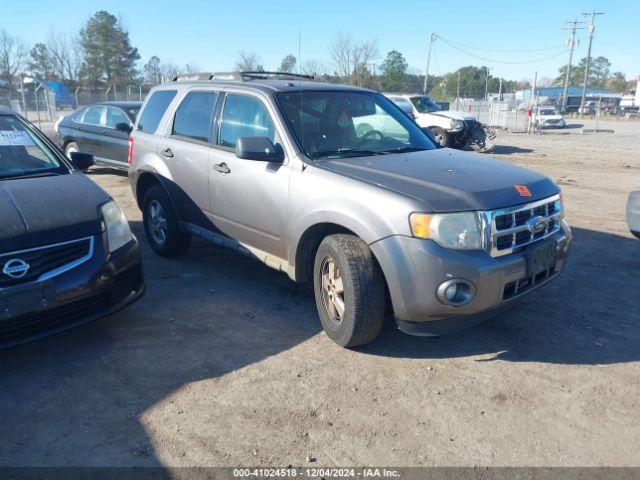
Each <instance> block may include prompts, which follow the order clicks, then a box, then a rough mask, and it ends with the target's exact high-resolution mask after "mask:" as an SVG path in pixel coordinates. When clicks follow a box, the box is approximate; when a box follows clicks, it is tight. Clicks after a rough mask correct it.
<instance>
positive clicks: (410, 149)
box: [384, 147, 429, 153]
mask: <svg viewBox="0 0 640 480" xmlns="http://www.w3.org/2000/svg"><path fill="white" fill-rule="evenodd" d="M424 150H429V149H428V148H424V147H398V148H394V149H392V150H385V151H384V153H409V152H422V151H424Z"/></svg>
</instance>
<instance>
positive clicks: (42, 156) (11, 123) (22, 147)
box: [0, 115, 68, 180]
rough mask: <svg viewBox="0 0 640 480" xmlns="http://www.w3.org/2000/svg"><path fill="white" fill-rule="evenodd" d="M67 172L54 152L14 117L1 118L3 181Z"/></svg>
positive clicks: (0, 172)
mask: <svg viewBox="0 0 640 480" xmlns="http://www.w3.org/2000/svg"><path fill="white" fill-rule="evenodd" d="M59 173H68V170H67V168H66V167H65V166H64V165H63V164H62V163H61V162H60V160H58V158H57V156H56V155H55V153H54V152H53V151H52V150H51V149H50V148H49V147H48V146H47V145H46V144H45V143H44V142H43V141H42V140H41V139H40V138H39V137H38V136H37V135H36V134H35V132H33V131H32V130H31V129H30V128H28V127H27V125H26V124H25V123H24V122H23V121H22V120H20V119H19V118H18V117H16V116H15V115H0V180H2V179H6V178H13V177H24V176H28V175H41V174H42V175H55V174H59Z"/></svg>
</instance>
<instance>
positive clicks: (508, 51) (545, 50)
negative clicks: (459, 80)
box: [438, 35, 565, 53]
mask: <svg viewBox="0 0 640 480" xmlns="http://www.w3.org/2000/svg"><path fill="white" fill-rule="evenodd" d="M438 38H439V39H441V40H444V41H446V42H449V43H454V44H456V45H458V46H460V47H465V48H470V49H471V50H478V51H483V52H493V53H532V52H547V51H550V50H557V49H559V48H563V49H564V48H565V45H562V44H559V45H555V46H553V47H545V48H533V49H524V50H497V49H491V48H483V47H482V48H481V47H474V46H473V45H468V44H465V43H462V42H456V41H455V40H449V39H447V38H444V37H442V36H440V35H438Z"/></svg>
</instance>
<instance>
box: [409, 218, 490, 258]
mask: <svg viewBox="0 0 640 480" xmlns="http://www.w3.org/2000/svg"><path fill="white" fill-rule="evenodd" d="M409 221H410V223H411V231H412V233H413V236H414V237H418V238H429V239H431V240H433V241H434V242H436V243H437V244H438V245H440V246H442V247H445V248H453V249H456V250H482V248H483V245H482V224H481V222H480V216H479V215H478V214H477V213H476V212H462V213H442V214H439V213H438V214H425V213H413V214H411V216H410V217H409Z"/></svg>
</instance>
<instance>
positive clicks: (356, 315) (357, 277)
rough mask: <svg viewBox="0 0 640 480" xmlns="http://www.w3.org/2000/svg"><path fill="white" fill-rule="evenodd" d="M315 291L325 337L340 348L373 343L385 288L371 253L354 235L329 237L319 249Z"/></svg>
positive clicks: (382, 308)
mask: <svg viewBox="0 0 640 480" xmlns="http://www.w3.org/2000/svg"><path fill="white" fill-rule="evenodd" d="M313 278H314V282H313V283H314V285H313V286H314V292H315V298H316V306H317V308H318V313H319V315H320V321H321V322H322V326H323V328H324V331H325V332H326V334H327V335H328V336H329V338H331V339H332V340H333V341H334V342H336V343H337V344H338V345H340V346H342V347H355V346H357V345H363V344H365V343H369V342H371V341H373V340H375V339H376V338H377V337H378V335H379V334H380V330H381V329H382V324H383V321H384V314H385V289H384V280H383V277H382V272H381V271H380V267H379V266H378V264H377V263H376V261H375V258H374V257H373V254H372V253H371V250H370V249H369V247H368V246H367V244H366V243H364V242H363V241H362V240H360V239H359V238H358V237H355V236H353V235H331V236H328V237H326V238H325V239H324V240H323V241H322V242H321V243H320V246H319V247H318V251H317V252H316V259H315V264H314V271H313Z"/></svg>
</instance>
